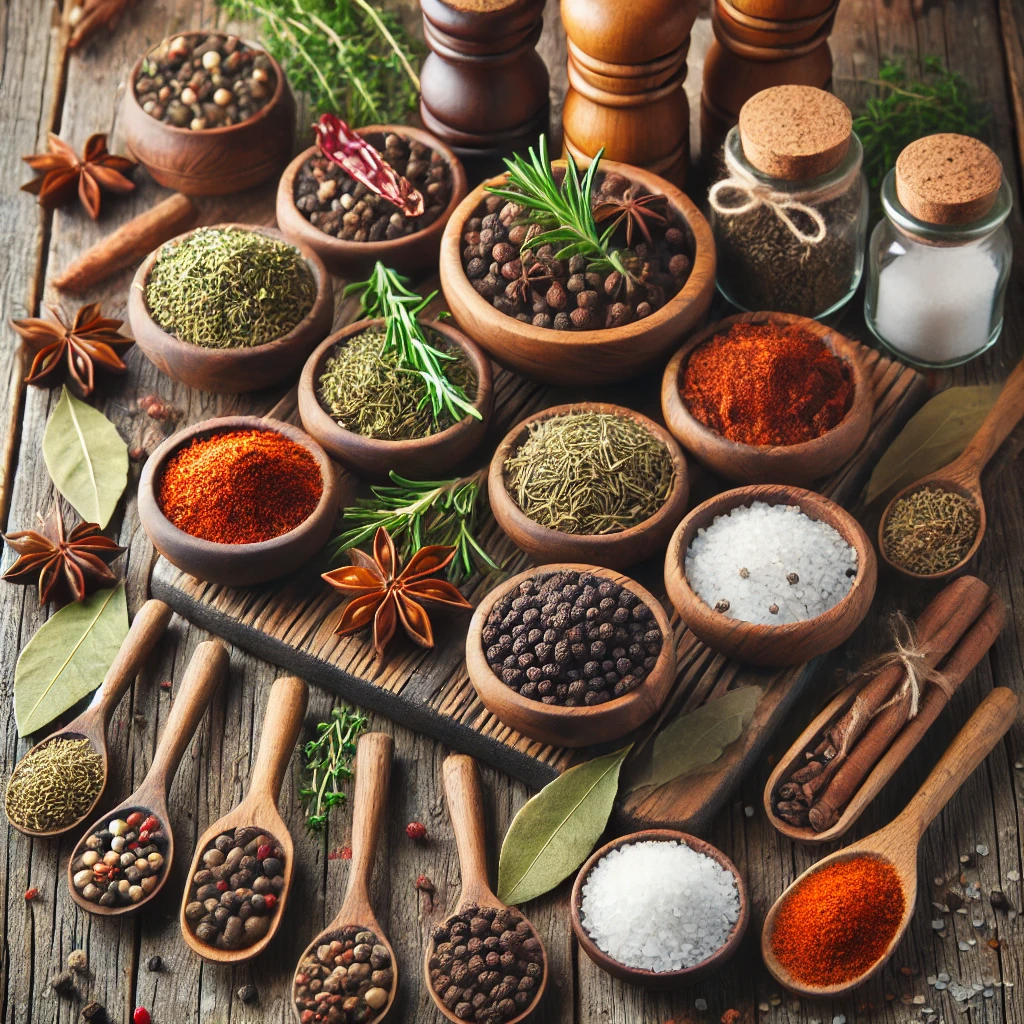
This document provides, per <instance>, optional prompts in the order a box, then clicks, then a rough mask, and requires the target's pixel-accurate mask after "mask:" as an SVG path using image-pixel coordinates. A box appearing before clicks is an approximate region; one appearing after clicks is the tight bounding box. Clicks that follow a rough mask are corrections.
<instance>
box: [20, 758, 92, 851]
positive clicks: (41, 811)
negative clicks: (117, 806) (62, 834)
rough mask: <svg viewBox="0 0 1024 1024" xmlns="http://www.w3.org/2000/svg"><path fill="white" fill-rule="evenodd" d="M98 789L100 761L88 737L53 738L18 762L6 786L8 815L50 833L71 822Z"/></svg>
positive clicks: (22, 825)
mask: <svg viewBox="0 0 1024 1024" xmlns="http://www.w3.org/2000/svg"><path fill="white" fill-rule="evenodd" d="M102 788H103V758H102V757H100V755H99V754H97V753H96V751H95V750H94V749H93V746H92V743H91V741H89V740H87V739H77V740H75V739H63V738H57V739H55V740H53V741H51V742H50V743H47V744H46V745H45V746H42V747H40V748H39V749H38V750H36V751H34V752H32V753H30V754H29V755H28V756H27V757H24V758H22V760H21V761H19V762H18V764H17V766H16V767H15V769H14V773H13V774H12V775H11V779H10V782H8V784H7V796H6V798H5V808H6V811H7V817H8V818H10V820H11V821H12V822H14V823H15V824H16V825H20V826H21V827H22V828H27V829H31V830H32V831H34V832H51V831H53V830H54V829H59V828H66V827H67V826H68V825H71V824H73V823H74V822H76V821H77V820H78V819H79V818H80V817H81V816H82V815H83V814H85V812H86V811H88V810H89V808H90V807H91V806H92V804H93V801H94V800H95V799H96V797H97V796H99V794H100V790H101V789H102Z"/></svg>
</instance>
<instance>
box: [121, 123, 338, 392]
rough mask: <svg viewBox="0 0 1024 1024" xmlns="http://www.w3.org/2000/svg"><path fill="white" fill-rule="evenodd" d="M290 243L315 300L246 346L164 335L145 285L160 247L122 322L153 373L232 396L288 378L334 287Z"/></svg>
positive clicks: (328, 312) (313, 336)
mask: <svg viewBox="0 0 1024 1024" xmlns="http://www.w3.org/2000/svg"><path fill="white" fill-rule="evenodd" d="M147 116H148V115H147ZM212 226H214V227H218V228H241V229H243V230H245V231H258V232H259V233H260V234H262V235H267V236H268V237H270V238H276V239H279V240H284V236H283V235H282V234H281V232H280V231H278V230H277V229H276V228H270V227H266V226H264V225H261V224H216V225H212ZM192 233H193V232H192V231H186V232H185V233H184V234H181V235H178V236H177V237H176V238H172V239H171V240H170V242H165V243H164V244H165V245H172V244H175V243H177V242H180V241H181V240H182V239H184V238H187V237H188V236H189V235H190V234H192ZM291 244H293V245H295V247H296V248H297V249H298V250H299V251H300V252H301V253H302V255H303V256H304V257H305V259H306V263H307V264H308V265H309V269H310V271H312V274H313V277H314V279H315V280H316V299H315V301H314V302H313V308H312V309H311V310H310V311H309V312H308V313H307V314H306V316H305V317H304V318H303V319H302V320H300V321H299V323H297V324H296V325H295V327H294V328H292V330H291V331H290V332H289V333H288V334H286V335H285V336H284V337H283V338H278V339H277V340H276V341H268V342H267V343H266V344H265V345H255V346H253V347H252V348H206V347H204V346H203V345H193V344H191V343H190V342H187V341H182V340H181V338H178V337H175V336H174V335H173V334H169V333H168V332H167V331H165V330H164V329H163V328H162V327H161V326H160V325H159V324H158V323H157V322H156V321H155V320H154V319H153V317H152V316H151V315H150V313H149V307H148V306H147V305H146V283H147V282H148V281H149V275H150V274H151V273H152V271H153V266H154V264H155V263H156V260H157V257H158V256H159V255H160V252H161V250H162V249H163V246H160V248H159V249H155V250H154V251H153V252H151V253H150V254H149V255H148V256H147V257H146V259H145V261H144V262H143V264H142V266H141V267H139V269H138V270H137V271H136V272H135V278H134V280H133V281H132V287H131V290H130V291H129V293H128V322H129V323H130V324H131V328H132V333H133V334H134V335H135V343H136V344H137V345H138V346H139V348H141V349H142V351H143V352H144V353H145V354H146V358H148V359H149V361H150V362H151V363H152V364H153V365H154V366H155V367H156V368H157V369H158V370H161V371H162V372H164V373H166V374H167V376H168V377H173V378H174V379H175V380H180V381H181V382H182V383H183V384H188V385H189V386H190V387H193V388H197V389H199V390H200V391H216V392H219V393H221V394H232V395H234V394H239V393H240V392H243V391H257V390H259V389H260V388H265V387H269V386H270V385H271V384H276V383H277V382H278V381H281V380H284V379H285V378H288V377H291V376H293V375H294V374H295V373H296V372H297V371H298V369H299V367H300V366H301V365H302V362H303V360H304V359H305V358H306V356H307V355H309V352H310V350H311V349H312V348H314V346H316V344H317V343H318V342H320V341H322V340H323V338H324V336H325V335H326V334H328V333H329V332H330V329H331V325H332V324H333V323H334V289H333V285H332V284H331V278H330V276H329V275H328V273H327V268H326V267H325V266H324V265H323V262H322V261H321V260H320V257H319V256H317V254H316V253H315V252H313V250H312V249H309V248H308V247H307V246H305V245H302V244H301V243H294V242H293V243H291Z"/></svg>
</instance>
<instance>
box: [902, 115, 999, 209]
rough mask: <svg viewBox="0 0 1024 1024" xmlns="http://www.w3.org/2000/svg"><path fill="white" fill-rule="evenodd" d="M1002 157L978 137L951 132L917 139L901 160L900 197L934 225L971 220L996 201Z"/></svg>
mask: <svg viewBox="0 0 1024 1024" xmlns="http://www.w3.org/2000/svg"><path fill="white" fill-rule="evenodd" d="M1002 181H1003V165H1002V164H1001V163H1000V162H999V157H997V156H996V155H995V153H993V152H992V150H991V149H989V147H988V146H986V145H985V143H984V142H980V141H979V140H978V139H972V138H970V136H967V135H955V134H953V133H951V132H945V133H942V134H939V135H926V136H925V137H924V138H923V139H918V140H917V141H916V142H912V143H911V144H910V145H909V146H907V147H906V149H904V150H903V152H902V153H900V155H899V159H898V160H897V161H896V196H897V198H898V199H899V201H900V202H901V203H902V204H903V205H904V207H905V208H906V209H907V211H908V212H909V213H910V214H911V215H912V216H914V217H916V218H917V219H918V220H923V221H925V222H926V223H928V224H970V223H971V222H972V221H976V220H980V219H981V218H982V217H984V216H985V214H986V213H988V211H989V210H991V209H992V206H993V205H994V204H995V201H996V195H997V194H998V192H999V186H1000V185H1001V184H1002Z"/></svg>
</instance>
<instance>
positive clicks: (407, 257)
mask: <svg viewBox="0 0 1024 1024" xmlns="http://www.w3.org/2000/svg"><path fill="white" fill-rule="evenodd" d="M358 131H359V134H360V135H362V136H363V137H364V138H366V139H368V140H369V142H370V143H371V145H373V146H375V147H377V148H378V149H381V150H382V149H383V148H384V137H385V136H386V135H390V134H391V133H392V132H393V133H394V134H395V135H401V136H402V137H403V138H406V139H411V140H414V141H416V142H422V143H423V145H424V146H429V147H430V148H431V149H433V150H435V151H437V152H438V153H440V154H441V156H442V157H444V160H445V163H447V164H448V169H449V170H450V171H451V178H452V196H451V199H450V200H449V201H448V205H447V206H446V207H445V209H444V212H443V213H442V214H441V216H440V217H438V218H437V220H435V221H434V222H433V223H432V224H429V225H428V226H427V227H425V228H423V229H422V230H420V231H414V232H413V233H412V234H411V235H406V236H405V237H404V238H389V239H384V240H383V241H381V242H349V241H346V240H344V239H342V238H336V237H335V236H334V235H329V234H328V233H327V232H326V231H321V230H320V229H319V228H317V227H314V226H313V225H312V224H310V222H309V219H308V218H307V217H306V215H305V214H304V213H303V212H302V211H301V210H300V209H299V208H298V207H297V206H296V205H295V178H296V177H297V175H298V173H299V171H300V170H302V166H303V164H305V162H306V161H307V160H309V158H310V157H313V156H316V154H317V152H318V150H317V147H316V146H310V147H309V149H306V150H303V151H302V152H301V153H300V154H299V155H298V156H297V157H296V158H295V159H294V160H293V161H292V162H291V163H290V164H289V165H288V166H287V167H286V168H285V172H284V174H282V175H281V181H280V183H279V184H278V186H277V225H278V227H279V228H280V229H281V230H282V231H283V232H284V235H285V238H287V239H289V240H290V241H293V242H296V243H300V244H302V245H305V246H308V247H309V248H310V249H312V250H313V251H314V252H315V253H316V254H317V255H318V256H319V257H320V258H321V259H322V260H323V261H324V266H326V267H327V269H328V270H329V271H330V272H331V273H332V274H337V275H338V276H340V277H349V278H356V277H358V278H362V277H365V276H366V275H367V274H368V273H369V271H370V270H371V269H372V268H373V265H374V263H376V262H377V260H380V261H381V262H382V263H384V264H385V265H386V266H388V267H390V268H391V269H392V270H397V271H399V272H400V273H402V274H415V273H417V272H420V271H424V270H426V269H427V268H431V269H433V267H435V266H436V265H437V253H438V250H439V249H440V248H441V235H442V234H444V227H445V225H446V224H447V223H448V220H449V218H450V217H451V215H452V214H453V213H454V212H455V209H456V207H458V205H459V203H461V202H462V200H463V199H464V198H465V196H466V189H467V187H468V186H467V184H466V171H465V169H464V168H463V166H462V161H461V160H459V158H458V157H457V156H456V155H455V154H454V153H453V152H452V151H451V150H450V149H449V148H448V147H447V146H446V145H445V144H444V143H443V142H441V140H440V139H438V138H435V137H434V136H433V135H431V134H430V133H429V132H425V131H423V130H422V129H421V128H410V127H408V126H407V125H394V124H385V125H380V124H373V125H369V126H367V127H366V128H360V129H359V130H358Z"/></svg>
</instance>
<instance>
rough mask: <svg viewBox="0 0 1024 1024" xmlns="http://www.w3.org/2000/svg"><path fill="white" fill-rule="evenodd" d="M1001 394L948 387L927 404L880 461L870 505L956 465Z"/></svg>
mask: <svg viewBox="0 0 1024 1024" xmlns="http://www.w3.org/2000/svg"><path fill="white" fill-rule="evenodd" d="M1001 390H1002V385H1001V384H973V385H970V386H968V387H962V388H948V389H947V390H945V391H943V392H941V393H940V394H938V395H936V396H935V397H934V398H932V399H931V400H930V401H928V402H925V404H924V405H923V406H921V408H920V409H918V410H917V412H916V413H914V415H913V416H911V417H910V419H909V420H907V425H906V426H905V427H904V428H903V429H902V430H901V431H900V432H899V434H897V435H896V438H895V439H894V440H893V442H892V444H891V445H889V447H888V448H887V449H886V451H885V454H883V455H882V457H881V458H880V459H879V460H878V464H877V465H876V466H875V468H874V471H873V472H872V474H871V479H870V480H869V481H868V487H867V493H866V495H865V499H864V500H865V504H867V505H872V504H874V503H875V502H876V501H879V502H888V501H889V499H890V498H892V497H893V495H895V494H896V492H897V491H900V490H902V489H903V488H904V487H908V486H909V485H910V484H912V483H913V482H914V481H915V480H919V479H920V478H921V477H922V476H924V475H925V474H926V473H932V472H934V471H935V470H936V469H941V468H942V467H943V466H945V465H946V464H947V463H950V462H952V461H953V460H954V459H955V458H956V457H957V456H958V455H959V454H960V453H961V452H962V451H963V450H964V449H965V448H966V447H967V444H968V442H969V441H970V440H971V438H972V437H973V436H974V435H975V434H976V433H977V431H978V428H979V427H980V426H981V422H982V420H983V419H984V418H985V417H986V416H987V415H988V412H989V410H990V409H991V408H992V406H993V405H995V401H996V399H997V398H998V397H999V392H1000V391H1001Z"/></svg>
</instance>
